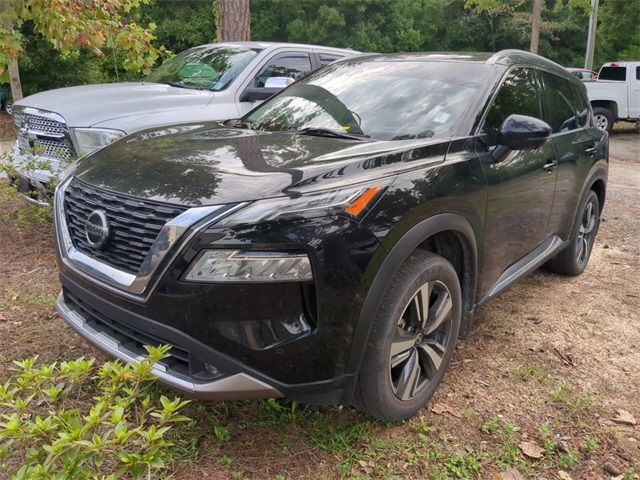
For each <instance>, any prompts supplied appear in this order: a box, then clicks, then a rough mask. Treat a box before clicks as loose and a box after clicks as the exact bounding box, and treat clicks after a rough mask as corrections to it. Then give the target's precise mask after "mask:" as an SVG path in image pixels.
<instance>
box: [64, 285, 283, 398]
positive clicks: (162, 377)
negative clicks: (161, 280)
mask: <svg viewBox="0 0 640 480" xmlns="http://www.w3.org/2000/svg"><path fill="white" fill-rule="evenodd" d="M56 308H57V310H58V313H59V314H60V316H61V317H62V319H63V320H64V321H65V322H67V324H69V326H70V327H71V328H73V329H74V330H75V331H76V332H77V333H78V334H79V335H80V336H81V337H83V338H84V339H85V340H87V341H88V342H89V343H91V344H92V345H93V346H94V347H96V348H97V349H98V350H101V351H102V352H104V353H106V354H107V355H109V356H111V357H114V358H116V359H118V360H121V361H123V362H125V363H132V362H136V361H139V360H140V359H141V358H142V357H143V354H142V351H141V350H140V345H136V342H135V340H133V339H132V338H131V337H126V336H125V337H124V339H123V338H122V336H121V338H118V337H117V336H116V335H113V334H110V333H113V332H116V333H117V330H114V329H109V328H108V327H106V326H105V325H104V324H103V323H101V322H99V321H96V319H95V318H94V319H92V318H90V316H89V315H87V310H86V309H82V308H80V307H79V304H78V303H74V302H70V301H68V300H65V295H64V294H63V293H60V295H59V296H58V301H57V304H56ZM97 325H100V326H102V328H100V327H97ZM132 347H133V348H132ZM214 368H215V367H214ZM152 373H153V374H154V375H155V376H156V377H157V378H158V381H159V382H160V383H162V384H164V385H166V386H168V387H170V388H173V389H174V390H177V391H178V392H180V393H183V394H185V395H188V396H194V397H197V398H199V399H202V400H234V399H241V398H242V399H247V398H277V397H282V393H281V392H279V391H278V390H277V389H275V388H273V387H271V386H270V385H268V384H266V383H265V382H262V381H260V380H258V379H256V378H253V377H252V376H251V375H248V374H246V373H242V372H241V373H235V374H232V375H229V376H220V378H215V379H212V380H211V381H202V382H195V381H193V379H192V378H190V377H188V376H187V375H185V374H181V373H179V372H178V371H175V370H173V369H172V368H171V366H170V365H168V364H164V363H157V364H156V365H155V366H154V367H153V370H152ZM212 376H213V375H212Z"/></svg>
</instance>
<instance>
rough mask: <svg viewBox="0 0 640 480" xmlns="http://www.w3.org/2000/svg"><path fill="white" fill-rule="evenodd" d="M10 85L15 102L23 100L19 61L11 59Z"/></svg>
mask: <svg viewBox="0 0 640 480" xmlns="http://www.w3.org/2000/svg"><path fill="white" fill-rule="evenodd" d="M9 84H10V85H11V97H12V99H13V101H14V102H17V101H18V100H20V99H22V83H20V70H19V69H18V59H17V58H10V59H9Z"/></svg>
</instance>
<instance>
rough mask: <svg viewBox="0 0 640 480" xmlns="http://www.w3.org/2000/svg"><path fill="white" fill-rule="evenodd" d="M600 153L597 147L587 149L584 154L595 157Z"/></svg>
mask: <svg viewBox="0 0 640 480" xmlns="http://www.w3.org/2000/svg"><path fill="white" fill-rule="evenodd" d="M597 151H598V149H597V148H596V147H591V148H587V149H586V150H585V151H584V153H586V154H587V155H590V156H592V157H593V156H594V155H595V154H596V152H597Z"/></svg>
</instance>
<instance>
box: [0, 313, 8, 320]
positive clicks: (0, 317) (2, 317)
mask: <svg viewBox="0 0 640 480" xmlns="http://www.w3.org/2000/svg"><path fill="white" fill-rule="evenodd" d="M6 321H7V317H5V316H4V313H2V312H0V322H6Z"/></svg>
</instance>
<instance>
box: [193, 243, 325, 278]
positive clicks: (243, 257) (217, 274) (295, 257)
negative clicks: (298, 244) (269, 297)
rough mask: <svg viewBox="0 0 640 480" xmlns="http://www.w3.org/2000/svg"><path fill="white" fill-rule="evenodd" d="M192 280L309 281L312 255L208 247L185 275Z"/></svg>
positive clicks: (311, 276)
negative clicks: (209, 248)
mask: <svg viewBox="0 0 640 480" xmlns="http://www.w3.org/2000/svg"><path fill="white" fill-rule="evenodd" d="M184 279H185V280H186V281H190V282H308V281H311V280H313V274H312V272H311V262H310V261H309V256H308V255H306V254H301V253H286V252H253V251H239V250H205V251H203V252H202V253H201V254H200V255H199V256H198V257H197V258H196V260H195V261H194V262H193V263H192V264H191V266H190V267H189V269H188V270H187V273H186V275H185V277H184Z"/></svg>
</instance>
